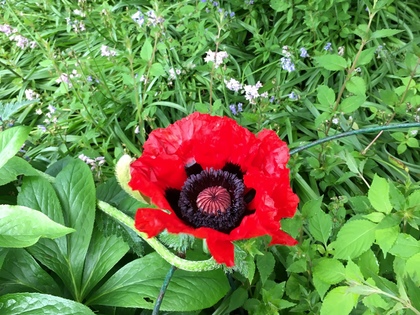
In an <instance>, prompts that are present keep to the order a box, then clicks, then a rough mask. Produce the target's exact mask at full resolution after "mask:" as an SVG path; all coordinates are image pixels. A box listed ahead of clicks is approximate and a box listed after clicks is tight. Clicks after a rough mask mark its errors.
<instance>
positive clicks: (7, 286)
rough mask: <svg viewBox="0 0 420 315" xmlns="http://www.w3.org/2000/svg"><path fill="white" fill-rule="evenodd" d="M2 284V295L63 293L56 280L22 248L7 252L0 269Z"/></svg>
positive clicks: (0, 290) (0, 287)
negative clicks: (29, 292)
mask: <svg viewBox="0 0 420 315" xmlns="http://www.w3.org/2000/svg"><path fill="white" fill-rule="evenodd" d="M0 282H1V283H2V285H1V286H0V295H3V294H6V293H12V292H19V291H20V292H22V291H38V292H42V293H49V294H59V293H60V292H61V289H60V287H59V286H58V285H57V283H56V282H55V281H54V279H53V278H52V277H51V276H50V275H49V274H48V273H47V272H46V271H45V270H44V269H43V268H41V267H40V266H39V264H38V262H37V261H36V260H35V259H34V258H33V257H32V256H31V255H30V254H29V253H28V252H27V251H26V250H24V249H21V248H16V249H10V250H8V251H7V254H6V256H5V259H4V263H3V266H2V268H1V269H0ZM0 309H1V307H0Z"/></svg>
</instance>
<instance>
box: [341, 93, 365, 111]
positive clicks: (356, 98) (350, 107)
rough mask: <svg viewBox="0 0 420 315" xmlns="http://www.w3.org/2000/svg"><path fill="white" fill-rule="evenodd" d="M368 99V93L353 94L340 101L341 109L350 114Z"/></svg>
mask: <svg viewBox="0 0 420 315" xmlns="http://www.w3.org/2000/svg"><path fill="white" fill-rule="evenodd" d="M365 101H366V95H353V96H349V97H347V98H345V99H344V100H343V101H342V102H341V103H340V107H339V108H340V110H341V111H342V112H343V113H345V114H350V113H352V112H354V111H356V110H358V109H359V107H360V106H362V105H363V104H364V102H365Z"/></svg>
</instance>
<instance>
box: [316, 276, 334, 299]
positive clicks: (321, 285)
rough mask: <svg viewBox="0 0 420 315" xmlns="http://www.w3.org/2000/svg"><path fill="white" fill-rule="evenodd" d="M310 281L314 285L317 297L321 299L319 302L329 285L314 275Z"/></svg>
mask: <svg viewBox="0 0 420 315" xmlns="http://www.w3.org/2000/svg"><path fill="white" fill-rule="evenodd" d="M312 281H313V283H314V287H315V289H316V291H317V292H318V294H319V297H320V298H321V300H323V299H324V295H325V293H327V291H328V289H329V288H330V287H331V285H330V284H328V283H327V282H325V281H322V280H321V279H320V278H319V277H318V275H316V274H314V275H313V278H312Z"/></svg>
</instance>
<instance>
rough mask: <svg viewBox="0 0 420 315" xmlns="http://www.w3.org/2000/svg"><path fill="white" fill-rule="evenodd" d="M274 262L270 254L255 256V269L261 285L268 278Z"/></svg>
mask: <svg viewBox="0 0 420 315" xmlns="http://www.w3.org/2000/svg"><path fill="white" fill-rule="evenodd" d="M275 264H276V260H275V259H274V256H273V254H272V253H270V252H267V253H264V255H258V256H257V269H258V272H259V273H260V278H261V282H262V284H264V283H265V281H266V280H267V279H268V276H269V275H270V274H271V273H272V272H273V270H274V265H275Z"/></svg>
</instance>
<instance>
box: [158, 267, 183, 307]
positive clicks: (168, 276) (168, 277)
mask: <svg viewBox="0 0 420 315" xmlns="http://www.w3.org/2000/svg"><path fill="white" fill-rule="evenodd" d="M176 269H177V268H176V267H175V266H171V268H170V269H169V271H168V273H167V274H166V277H165V280H163V284H162V287H161V288H160V292H159V296H158V298H157V300H156V303H155V306H154V307H153V313H152V315H158V314H159V309H160V305H161V304H162V301H163V297H164V296H165V292H166V289H167V288H168V286H169V281H171V278H172V276H173V275H174V272H175V270H176Z"/></svg>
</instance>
